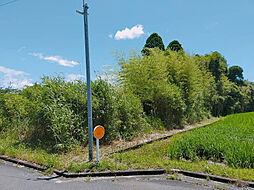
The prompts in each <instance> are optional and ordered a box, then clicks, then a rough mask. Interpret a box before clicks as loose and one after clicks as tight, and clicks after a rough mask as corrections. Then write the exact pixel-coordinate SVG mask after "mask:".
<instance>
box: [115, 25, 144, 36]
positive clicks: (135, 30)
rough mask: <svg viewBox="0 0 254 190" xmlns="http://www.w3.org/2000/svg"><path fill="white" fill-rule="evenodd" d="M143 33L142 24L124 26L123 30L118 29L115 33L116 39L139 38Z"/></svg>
mask: <svg viewBox="0 0 254 190" xmlns="http://www.w3.org/2000/svg"><path fill="white" fill-rule="evenodd" d="M143 34H144V28H143V26H142V25H136V26H133V27H132V28H131V29H129V28H125V29H124V30H122V31H120V30H118V31H117V32H116V34H115V39H116V40H123V39H134V38H139V37H140V36H141V35H143Z"/></svg>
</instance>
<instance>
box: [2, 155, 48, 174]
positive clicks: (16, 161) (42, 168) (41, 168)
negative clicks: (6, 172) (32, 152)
mask: <svg viewBox="0 0 254 190" xmlns="http://www.w3.org/2000/svg"><path fill="white" fill-rule="evenodd" d="M0 159H2V160H4V161H8V162H12V163H14V164H18V165H21V166H25V167H28V168H32V169H35V170H38V171H45V170H47V169H48V168H47V167H45V166H41V165H38V164H35V163H31V162H27V161H23V160H19V159H16V158H10V157H8V156H5V155H0Z"/></svg>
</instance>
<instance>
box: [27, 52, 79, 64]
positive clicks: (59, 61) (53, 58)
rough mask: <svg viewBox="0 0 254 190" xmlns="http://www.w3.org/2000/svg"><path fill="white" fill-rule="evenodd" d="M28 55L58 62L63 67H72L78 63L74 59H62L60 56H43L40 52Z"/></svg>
mask: <svg viewBox="0 0 254 190" xmlns="http://www.w3.org/2000/svg"><path fill="white" fill-rule="evenodd" d="M30 55H32V56H35V57H39V58H40V59H42V60H45V61H49V62H55V63H58V64H59V65H62V66H65V67H74V66H76V65H78V64H79V63H78V62H76V61H70V60H67V59H63V58H62V57H61V56H44V55H43V54H42V53H30Z"/></svg>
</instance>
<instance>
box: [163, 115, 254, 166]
mask: <svg viewBox="0 0 254 190" xmlns="http://www.w3.org/2000/svg"><path fill="white" fill-rule="evenodd" d="M167 152H168V155H169V157H170V158H172V159H174V158H177V159H187V160H192V161H193V160H197V159H206V160H213V161H216V162H225V163H226V164H227V165H229V166H232V167H241V168H254V113H244V114H235V115H229V116H227V117H226V118H224V119H223V120H222V121H220V122H218V123H215V124H212V125H210V126H207V127H205V128H202V129H196V130H194V131H191V132H188V133H185V134H182V135H178V136H176V137H175V138H174V139H173V142H172V143H171V144H170V146H168V151H167Z"/></svg>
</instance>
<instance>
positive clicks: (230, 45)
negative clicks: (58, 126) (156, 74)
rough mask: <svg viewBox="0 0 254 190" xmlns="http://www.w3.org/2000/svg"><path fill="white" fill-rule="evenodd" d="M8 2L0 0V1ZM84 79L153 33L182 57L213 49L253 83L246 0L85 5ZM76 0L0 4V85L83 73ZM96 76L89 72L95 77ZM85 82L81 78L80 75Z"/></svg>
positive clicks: (252, 32)
mask: <svg viewBox="0 0 254 190" xmlns="http://www.w3.org/2000/svg"><path fill="white" fill-rule="evenodd" d="M8 1H9V0H0V4H4V3H6V2H8ZM87 3H88V5H89V40H90V41H89V43H90V58H91V72H92V78H93V79H95V78H96V76H97V75H100V74H103V72H104V71H105V69H106V68H108V66H107V65H111V66H112V67H113V66H114V65H115V64H117V63H116V60H115V57H114V55H113V54H112V51H118V52H125V53H127V54H128V52H129V50H131V49H134V50H135V51H137V52H140V50H141V49H142V48H143V46H144V44H145V41H146V39H147V37H148V36H149V35H150V34H151V33H153V32H157V33H158V34H159V35H160V36H161V37H162V39H163V42H164V44H165V46H167V45H168V44H169V42H170V41H172V40H175V39H176V40H178V41H179V42H180V43H181V44H182V46H183V48H184V49H185V51H186V52H187V53H189V54H196V53H198V54H208V53H211V52H212V51H218V52H220V53H221V54H222V55H223V56H224V57H225V58H226V59H227V61H228V64H229V66H233V65H239V66H241V67H242V68H243V69H244V77H245V79H248V80H249V81H254V53H253V50H254V23H253V21H254V11H253V10H254V1H253V0H241V1H240V0H177V1H176V0H157V1H154V0H128V1H123V0H108V1H101V0H100V1H99V0H97V1H96V0H93V1H92V0H87ZM76 9H82V0H43V1H36V0H18V1H17V2H15V3H11V4H8V5H5V6H0V87H7V86H9V85H10V84H11V85H12V86H13V87H17V88H21V87H22V86H24V85H31V84H32V83H34V82H40V77H41V76H43V75H50V76H54V75H57V74H61V75H63V76H65V77H66V78H67V79H69V80H71V79H74V78H78V77H82V76H84V75H85V65H84V53H83V52H84V36H83V20H82V19H83V18H82V16H81V15H78V14H77V13H76V12H75V10H76ZM95 71H96V73H97V74H96V73H95ZM84 79H85V78H84Z"/></svg>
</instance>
